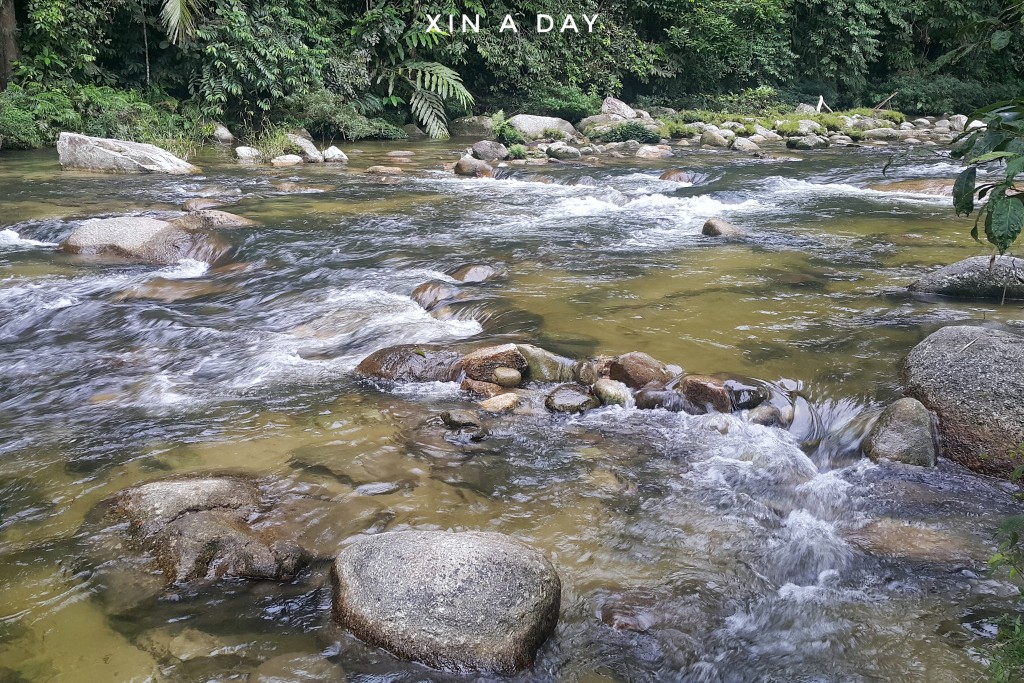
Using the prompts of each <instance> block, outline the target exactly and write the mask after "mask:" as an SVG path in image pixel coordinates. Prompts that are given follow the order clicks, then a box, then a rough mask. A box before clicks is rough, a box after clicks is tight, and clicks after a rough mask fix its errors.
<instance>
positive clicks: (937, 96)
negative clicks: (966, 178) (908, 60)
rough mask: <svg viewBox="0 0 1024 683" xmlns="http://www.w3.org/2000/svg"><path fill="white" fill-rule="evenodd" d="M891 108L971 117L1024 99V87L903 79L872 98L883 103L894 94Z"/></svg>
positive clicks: (945, 78) (940, 78)
mask: <svg viewBox="0 0 1024 683" xmlns="http://www.w3.org/2000/svg"><path fill="white" fill-rule="evenodd" d="M893 92H895V93H896V96H895V97H894V98H893V99H892V101H891V102H889V106H892V107H895V108H897V109H900V110H901V111H906V112H911V113H914V114H969V113H971V112H972V111H974V110H975V109H978V108H980V107H983V106H985V105H987V104H989V103H991V102H999V101H1002V100H1009V99H1013V98H1015V97H1021V96H1024V83H1021V82H1019V81H1018V82H1010V83H993V84H989V85H985V84H982V83H979V82H977V81H965V80H962V79H960V78H955V77H953V76H924V75H904V76H898V77H896V78H892V79H890V80H888V81H886V82H885V83H882V84H880V85H879V86H878V88H877V91H876V92H875V93H874V94H873V97H874V98H877V99H876V100H875V101H876V102H881V101H882V100H883V99H884V98H886V97H888V96H889V95H890V94H891V93H893Z"/></svg>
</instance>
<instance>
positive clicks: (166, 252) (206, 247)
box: [60, 216, 228, 265]
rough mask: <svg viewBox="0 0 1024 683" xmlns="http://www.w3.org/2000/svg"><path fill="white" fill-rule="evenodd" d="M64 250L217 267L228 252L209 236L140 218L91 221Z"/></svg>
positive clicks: (140, 260)
mask: <svg viewBox="0 0 1024 683" xmlns="http://www.w3.org/2000/svg"><path fill="white" fill-rule="evenodd" d="M60 248H61V250H63V251H65V252H67V253H70V254H80V255H83V256H105V257H114V258H121V259H127V260H130V261H139V262H143V263H154V264H164V265H166V264H174V263H177V262H178V261H180V260H182V259H185V258H191V259H196V260H198V261H206V262H208V263H213V262H214V261H216V260H218V259H219V258H221V257H222V256H223V255H224V254H225V253H226V252H227V249H228V247H227V245H226V244H224V243H223V242H221V241H220V240H218V239H217V238H215V237H214V236H213V235H211V234H209V233H205V232H200V231H196V230H189V229H185V228H182V227H179V226H176V225H174V224H172V223H169V222H167V221H161V220H157V219H155V218H143V217H139V216H121V217H118V218H94V219H91V220H87V221H85V222H84V223H82V224H81V225H80V226H79V227H78V228H76V229H75V230H74V232H72V233H71V234H70V235H69V236H68V238H67V239H66V240H64V241H63V242H62V243H61V245H60Z"/></svg>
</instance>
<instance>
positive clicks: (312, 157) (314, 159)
mask: <svg viewBox="0 0 1024 683" xmlns="http://www.w3.org/2000/svg"><path fill="white" fill-rule="evenodd" d="M288 142H289V143H291V144H292V145H293V146H294V147H298V148H299V149H300V150H302V154H300V155H299V156H301V157H302V160H303V161H305V162H306V163H308V164H322V163H324V155H323V154H322V153H321V152H320V150H318V149H317V148H316V145H314V144H313V143H312V141H310V140H307V139H306V138H304V137H302V136H301V135H296V134H295V133H288Z"/></svg>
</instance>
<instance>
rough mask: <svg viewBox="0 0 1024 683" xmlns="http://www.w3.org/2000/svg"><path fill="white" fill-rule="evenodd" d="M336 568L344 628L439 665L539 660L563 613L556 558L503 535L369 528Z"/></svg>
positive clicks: (465, 668) (494, 666)
mask: <svg viewBox="0 0 1024 683" xmlns="http://www.w3.org/2000/svg"><path fill="white" fill-rule="evenodd" d="M333 569H334V571H333V580H334V585H335V593H334V616H335V618H336V619H337V620H338V622H339V623H340V624H341V625H342V626H344V627H346V628H348V629H350V630H351V631H352V632H353V633H354V634H355V635H356V636H357V637H359V638H361V639H362V640H364V641H366V642H367V643H370V644H371V645H374V646H377V647H382V648H384V649H386V650H389V651H390V652H392V653H394V654H395V655H397V656H399V657H402V658H405V659H411V660H414V661H417V662H420V663H422V664H426V665H427V666H431V667H434V668H436V669H442V670H446V671H452V672H469V671H477V672H484V673H498V674H511V673H514V672H516V671H519V670H521V669H524V668H526V667H529V666H530V665H531V664H532V663H533V660H534V657H535V655H536V652H537V650H538V649H539V648H540V646H541V645H542V644H543V643H544V641H545V640H547V638H548V636H549V635H550V634H551V632H552V631H553V630H554V627H555V624H556V623H557V621H558V610H559V607H560V604H561V589H562V586H561V581H560V580H559V578H558V574H557V573H556V571H555V569H554V567H553V566H552V565H551V562H550V561H548V559H547V558H546V557H544V555H543V554H541V553H540V552H538V551H536V550H534V549H533V548H531V547H529V546H527V545H525V544H523V543H520V542H519V541H516V540H515V539H513V538H511V537H509V536H505V535H502V534H494V533H480V532H448V531H392V532H388V533H382V534H377V535H374V536H362V537H360V538H358V539H356V540H355V541H354V542H353V543H351V544H349V545H348V546H347V547H345V548H344V549H343V550H342V551H341V552H340V553H339V555H338V558H337V560H335V562H334V567H333Z"/></svg>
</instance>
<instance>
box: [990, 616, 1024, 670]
mask: <svg viewBox="0 0 1024 683" xmlns="http://www.w3.org/2000/svg"><path fill="white" fill-rule="evenodd" d="M998 628H999V635H998V636H997V638H996V644H995V646H993V647H991V648H990V649H989V653H988V654H989V658H990V660H989V665H988V669H987V671H986V673H988V675H989V678H990V680H991V681H993V683H1013V682H1014V681H1020V680H1024V621H1022V619H1021V617H1017V618H1016V619H1010V618H1009V617H1006V618H1003V619H1002V620H1000V622H999V624H998Z"/></svg>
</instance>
